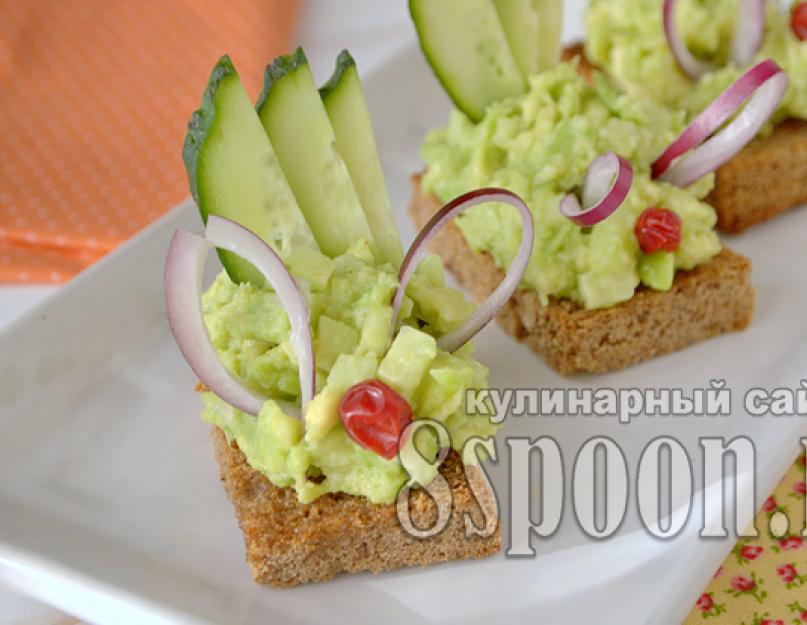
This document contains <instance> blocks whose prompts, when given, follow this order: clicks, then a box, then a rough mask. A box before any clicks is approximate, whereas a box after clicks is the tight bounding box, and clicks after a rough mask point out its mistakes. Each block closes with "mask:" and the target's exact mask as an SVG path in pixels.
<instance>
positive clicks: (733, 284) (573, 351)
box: [409, 176, 754, 375]
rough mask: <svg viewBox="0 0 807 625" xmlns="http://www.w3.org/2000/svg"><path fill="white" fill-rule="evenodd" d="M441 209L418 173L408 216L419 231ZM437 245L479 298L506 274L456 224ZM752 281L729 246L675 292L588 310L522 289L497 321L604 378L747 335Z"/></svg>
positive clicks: (540, 349)
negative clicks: (723, 337)
mask: <svg viewBox="0 0 807 625" xmlns="http://www.w3.org/2000/svg"><path fill="white" fill-rule="evenodd" d="M440 206H441V204H440V202H439V201H438V199H437V198H436V197H434V196H433V195H429V194H426V193H424V192H423V190H422V189H421V186H420V176H413V177H412V199H411V201H410V204H409V213H410V215H411V216H412V219H413V220H414V221H415V223H416V224H417V225H418V227H423V225H425V223H426V222H427V221H428V219H429V218H430V217H431V216H432V215H433V214H434V213H435V211H437V210H438V209H439V208H440ZM430 247H431V249H432V250H433V251H434V252H435V253H437V254H439V255H440V256H441V257H442V258H443V262H444V263H445V265H446V267H448V269H449V270H450V271H451V272H452V273H453V274H454V276H455V277H456V278H457V280H458V281H459V282H460V284H462V285H463V287H465V288H466V289H467V290H468V291H469V292H470V293H471V295H472V296H473V297H474V298H475V299H476V300H477V301H482V300H483V299H485V298H486V297H487V296H488V295H490V293H491V292H492V291H493V290H494V289H495V288H496V286H497V285H498V284H499V283H500V282H501V281H502V278H503V277H504V273H503V272H502V270H501V269H499V268H498V267H497V266H496V264H495V263H494V261H493V259H492V258H491V256H490V255H489V254H486V253H482V254H477V253H475V252H473V251H471V249H470V248H469V247H468V244H467V243H466V242H465V238H464V237H463V236H462V233H461V232H460V230H459V228H457V227H456V226H455V225H454V224H453V223H449V224H448V225H447V226H445V227H444V228H443V229H442V230H441V231H440V232H438V233H437V234H436V235H435V236H434V238H433V239H432V243H431V246H430ZM750 277H751V263H750V261H749V260H748V259H746V258H744V257H743V256H740V255H738V254H735V253H733V252H731V251H729V250H728V249H725V248H724V249H723V250H722V251H721V252H720V253H719V254H718V255H717V256H715V257H714V258H713V259H712V260H710V261H709V262H707V263H705V264H704V265H701V266H700V267H697V268H696V269H694V270H692V271H679V272H677V274H676V276H675V280H674V282H673V286H672V288H671V289H670V290H669V291H654V290H652V289H648V288H644V287H640V288H639V289H637V291H636V294H635V295H634V296H633V298H632V299H630V300H628V301H627V302H623V303H621V304H618V305H616V306H612V307H611V308H605V309H601V310H586V309H584V308H581V307H580V306H579V305H577V304H575V303H573V302H571V301H568V300H561V299H554V298H550V302H549V304H547V305H543V304H542V303H541V301H540V300H539V298H538V295H537V294H536V293H535V291H532V290H528V289H519V290H518V291H516V293H515V295H513V297H511V298H510V301H509V302H508V303H507V305H506V306H505V307H504V308H502V310H501V312H500V313H499V315H498V321H499V323H500V324H501V326H502V327H503V328H504V329H505V330H506V331H507V332H508V333H509V334H510V335H512V336H513V337H514V338H516V339H518V340H520V341H523V342H524V343H526V344H527V345H528V346H529V347H530V348H531V349H532V350H533V351H535V352H537V353H538V354H540V355H541V356H543V357H544V359H545V360H546V361H547V363H548V364H549V365H550V366H552V367H553V368H554V369H556V370H557V371H558V372H559V373H561V374H564V375H568V374H574V373H586V372H587V373H604V372H606V371H613V370H615V369H622V368H624V367H628V366H630V365H633V364H636V363H638V362H641V361H643V360H647V359H649V358H652V357H654V356H658V355H660V354H665V353H668V352H672V351H676V350H679V349H682V348H684V347H687V346H688V345H692V344H693V343H697V342H698V341H702V340H704V339H707V338H709V337H712V336H715V335H718V334H722V333H724V332H731V331H735V330H742V329H743V328H745V327H746V326H747V325H748V324H749V323H750V322H751V319H752V317H753V313H754V289H753V288H752V286H751V280H750Z"/></svg>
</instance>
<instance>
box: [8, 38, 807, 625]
mask: <svg viewBox="0 0 807 625" xmlns="http://www.w3.org/2000/svg"><path fill="white" fill-rule="evenodd" d="M365 86H366V90H367V95H368V101H369V104H370V108H371V110H372V112H373V116H374V121H375V126H376V130H377V134H378V143H379V145H380V146H381V149H382V152H383V154H382V157H383V160H384V166H385V170H386V173H387V177H388V182H389V184H390V189H391V194H392V198H393V203H394V205H395V206H396V207H398V209H399V213H398V216H397V217H398V222H399V225H400V227H401V231H402V233H403V234H404V238H405V240H411V238H412V235H413V231H412V228H411V225H410V224H409V221H408V219H407V218H406V216H405V214H404V212H403V207H404V206H405V205H406V202H407V199H408V175H409V174H411V173H412V172H414V171H417V170H418V169H419V168H420V167H421V164H420V161H419V158H418V150H419V144H420V142H421V140H422V137H423V136H424V134H425V132H426V131H427V130H428V129H429V128H432V127H435V126H437V125H438V124H440V123H443V122H444V121H445V119H446V116H447V112H448V104H447V102H446V99H445V97H444V95H443V94H442V93H441V91H440V89H439V87H438V86H437V84H436V81H435V80H434V78H433V77H432V75H431V73H430V72H429V70H428V68H427V67H426V66H425V64H424V62H423V61H422V59H421V55H420V53H419V52H418V51H417V50H415V49H414V48H410V49H408V50H406V51H405V52H403V53H402V54H399V55H397V56H395V57H394V58H393V59H392V60H390V61H389V62H387V63H386V64H385V65H384V66H383V67H382V68H381V69H380V70H379V71H376V72H374V73H373V74H372V76H369V77H366V79H365ZM177 227H183V228H189V229H196V230H198V229H199V223H198V218H197V216H196V214H195V210H194V208H193V206H192V205H191V204H190V203H186V204H184V205H182V206H180V207H178V208H177V209H175V210H174V211H172V212H171V213H170V214H169V215H167V216H166V217H164V218H163V219H161V220H160V221H159V222H157V223H155V224H154V225H153V226H152V227H150V228H148V229H147V230H146V231H145V232H143V233H142V234H141V235H140V236H138V237H136V238H135V239H134V240H132V241H131V242H129V243H128V244H127V245H125V246H123V248H122V249H120V250H119V251H118V252H116V253H114V254H112V255H111V256H110V257H109V258H107V259H106V260H104V261H102V262H100V263H98V264H97V265H96V266H95V267H93V268H92V269H90V270H88V271H87V272H85V273H84V274H82V275H81V276H80V277H79V278H77V279H76V280H74V281H73V282H72V283H71V284H70V285H68V286H67V287H66V288H64V289H62V290H61V291H60V292H59V293H58V295H56V297H54V298H52V299H51V300H49V301H47V302H46V303H45V304H44V305H43V306H41V307H39V308H38V309H35V310H34V311H33V312H32V313H31V314H29V315H28V316H27V317H26V318H24V319H21V320H20V321H18V322H17V323H16V324H13V325H12V326H11V327H9V328H8V329H7V330H6V331H5V332H4V333H3V334H2V336H0V410H2V413H1V414H0V579H2V580H3V581H4V582H7V583H9V584H11V585H12V586H15V587H17V588H18V589H20V590H22V591H24V592H26V593H29V594H32V595H34V596H36V597H38V598H40V599H43V600H45V601H48V602H51V603H54V604H56V605H58V606H59V607H61V608H63V609H65V610H67V611H69V612H71V613H73V614H76V615H78V616H81V617H83V618H86V619H88V620H93V621H98V622H110V623H116V624H127V623H131V624H135V623H146V622H148V623H194V624H200V623H229V624H253V623H264V622H286V621H288V622H295V623H330V622H333V619H334V616H335V615H339V620H340V621H348V620H350V621H353V622H359V623H361V622H380V621H382V620H383V621H385V622H392V623H402V624H404V623H405V624H406V625H411V623H413V622H422V623H424V622H425V623H431V622H433V623H462V624H463V625H472V624H474V623H487V622H491V620H492V619H495V620H498V621H500V622H501V621H504V620H506V621H507V622H509V623H527V622H530V623H534V622H559V621H560V622H567V623H578V622H598V623H602V624H609V623H617V622H619V623H640V622H653V623H657V624H664V623H670V624H672V623H678V622H680V621H681V619H682V618H683V617H684V616H685V614H686V613H687V612H688V610H689V608H690V607H691V605H692V602H693V601H694V600H695V598H696V596H697V595H698V593H699V592H700V591H701V589H702V588H703V587H704V586H705V585H706V583H707V581H708V580H709V578H710V576H711V575H712V572H713V571H714V569H715V568H716V567H717V565H718V564H719V563H720V562H721V561H722V559H723V558H724V557H725V555H726V553H727V552H728V551H729V549H730V548H731V546H732V544H733V539H731V538H729V539H727V540H722V541H709V542H707V541H701V540H699V539H698V537H697V530H698V527H699V525H700V521H701V519H700V516H701V515H700V513H699V502H700V501H701V492H700V488H701V486H702V484H696V486H697V489H698V493H697V494H696V495H695V497H694V500H695V506H694V508H693V514H692V515H691V517H690V519H689V523H688V524H687V526H686V527H685V529H684V531H683V532H681V534H679V535H678V536H677V537H676V538H675V539H673V540H669V541H659V540H656V539H653V538H651V537H650V536H649V535H648V534H646V533H645V532H644V531H643V530H642V529H641V528H640V526H639V522H638V519H637V514H636V511H635V505H633V504H632V505H631V506H630V508H629V511H628V517H627V519H626V521H625V523H624V525H623V526H622V527H621V529H620V530H619V532H618V534H617V536H616V537H614V538H613V539H610V540H605V541H599V542H596V541H591V540H589V539H587V538H586V537H585V536H584V535H583V534H582V532H581V531H580V529H579V528H578V526H577V524H576V523H575V522H574V520H573V515H572V509H571V506H570V502H569V499H570V498H569V497H567V501H566V509H565V516H564V519H563V523H562V525H561V528H560V530H559V531H558V532H557V533H556V534H555V535H554V536H553V537H551V538H549V539H541V540H536V541H535V546H536V548H537V550H538V552H539V555H538V557H536V558H532V559H525V560H518V561H514V560H507V559H505V558H504V557H503V556H502V555H501V554H500V555H498V556H496V557H494V558H491V559H488V560H486V561H480V562H464V563H451V564H445V565H440V566H433V567H428V568H425V569H411V570H402V571H398V572H393V573H388V574H384V575H380V576H372V575H352V576H342V577H339V578H338V579H336V580H334V581H332V582H328V583H324V584H317V585H310V586H306V587H303V588H297V589H293V590H274V589H270V588H264V587H260V586H258V585H256V584H254V583H252V581H251V579H250V575H249V571H248V569H247V566H246V565H245V563H244V550H243V543H242V538H241V534H240V532H239V530H238V527H237V524H236V520H235V517H234V515H233V513H232V509H231V507H230V504H229V503H228V502H227V500H226V497H225V495H224V492H223V490H222V488H221V486H220V485H219V480H218V475H217V468H216V466H215V464H214V461H213V458H212V454H211V450H210V444H209V440H208V427H207V426H206V425H205V424H204V423H202V422H201V421H200V420H199V419H198V417H197V414H198V412H199V401H198V398H197V397H196V396H195V394H194V392H193V386H194V378H193V376H192V375H191V373H190V371H189V369H188V367H187V366H186V364H185V363H184V362H183V360H182V358H181V357H180V355H179V353H178V351H177V349H176V348H175V345H174V343H173V340H172V338H171V336H170V334H169V332H168V327H167V324H166V321H165V318H164V310H163V298H162V272H163V260H164V255H165V251H166V247H167V244H168V241H169V237H170V236H171V234H172V232H173V231H174V229H175V228H177ZM729 243H730V245H732V246H733V247H734V248H735V249H737V250H739V251H741V252H743V253H746V254H748V255H749V256H751V257H752V258H753V259H754V267H755V269H754V282H755V284H756V286H757V290H758V306H757V318H756V320H755V322H754V324H753V326H752V327H751V328H750V329H749V330H747V331H746V332H743V333H741V334H733V335H727V336H722V337H720V338H717V339H714V340H711V341H708V342H705V343H702V344H700V345H697V346H694V347H692V348H690V349H687V350H685V351H683V352H680V353H677V354H673V355H669V356H666V357H662V358H657V359H655V360H653V361H651V362H648V363H645V364H642V365H641V366H638V367H634V368H632V369H629V370H627V371H622V372H617V373H613V374H608V375H603V376H599V377H582V378H575V379H573V380H566V379H563V378H561V377H559V376H558V375H556V374H555V373H554V372H552V371H551V370H549V369H548V368H547V367H546V366H545V365H544V363H543V362H542V361H541V360H539V359H538V358H536V357H535V356H534V355H533V354H532V353H531V352H529V351H528V350H527V349H525V348H524V347H522V346H520V345H518V344H516V343H515V342H514V341H512V340H511V339H510V338H509V337H507V336H506V335H505V334H504V333H503V332H502V331H501V330H499V329H498V328H497V327H489V328H487V329H486V330H485V331H484V332H483V333H482V334H481V335H480V336H479V337H478V339H477V354H478V356H479V358H480V360H482V361H483V362H484V363H485V364H487V365H488V366H489V367H490V369H491V383H492V385H493V386H496V387H510V388H513V387H559V386H567V385H580V386H595V385H596V386H610V387H616V388H620V387H640V388H641V387H653V386H680V387H682V388H684V389H690V388H694V387H703V386H706V385H708V382H709V380H711V379H713V378H714V379H726V380H727V381H728V383H729V385H730V386H731V387H732V388H733V389H734V390H735V402H734V412H733V415H732V416H731V417H722V418H686V419H670V418H666V419H665V418H660V417H655V418H653V417H640V418H637V419H636V420H635V421H634V422H633V423H632V424H631V425H619V424H618V423H616V422H615V420H613V419H597V418H585V417H565V418H557V417H554V418H521V419H514V418H511V419H509V420H508V421H507V423H506V425H505V428H504V429H503V431H502V435H521V436H538V435H550V436H552V437H554V438H555V439H556V440H557V441H558V442H559V444H560V445H561V448H562V449H563V451H564V459H565V461H566V463H567V471H566V473H567V482H568V474H569V470H568V467H569V464H570V463H571V462H572V461H573V459H574V456H575V454H576V452H577V450H578V449H579V448H580V446H581V445H582V443H583V442H584V441H585V440H587V439H588V438H590V437H591V436H594V435H595V434H603V435H607V436H610V437H611V438H613V439H614V440H616V441H617V442H618V443H619V444H620V445H621V446H622V448H623V450H624V452H625V455H626V457H627V459H628V466H629V467H630V477H631V480H632V487H631V491H633V484H635V481H634V480H635V467H636V463H637V458H638V457H639V454H640V452H641V450H642V448H643V447H644V446H645V445H646V444H647V443H648V442H649V441H650V440H651V439H652V438H654V437H656V436H659V435H661V434H669V435H673V436H676V437H678V439H679V440H681V441H682V442H683V443H685V444H686V446H687V448H688V450H689V451H690V454H691V456H692V459H693V464H694V466H695V468H696V471H695V474H696V475H697V474H698V470H697V468H698V467H699V466H700V462H699V452H698V443H697V437H698V436H700V435H704V434H707V433H709V434H713V435H722V436H726V437H731V436H733V435H736V434H738V433H741V432H745V433H748V434H750V435H751V436H752V437H753V440H754V442H755V443H756V446H757V450H758V452H759V454H758V465H757V467H758V474H757V488H758V492H759V493H760V494H761V495H763V496H764V495H765V494H767V493H768V492H770V491H771V490H772V488H773V487H774V485H775V484H776V482H777V480H778V479H779V477H780V476H781V475H782V474H783V472H784V471H785V469H786V467H787V466H788V464H789V463H790V462H791V461H792V459H793V458H794V457H795V454H796V451H797V446H798V440H797V437H798V435H799V434H800V433H803V432H804V430H805V428H804V427H803V425H802V422H800V421H799V420H798V419H793V418H789V419H788V418H783V419H777V420H775V421H776V422H775V423H772V422H771V419H770V418H759V419H752V418H750V417H748V416H747V415H745V414H744V412H743V409H742V401H741V392H742V389H745V388H748V387H751V386H764V387H769V388H772V387H775V386H780V385H784V386H790V387H794V386H797V385H798V382H799V377H800V375H803V374H804V371H806V370H807V351H806V350H805V337H806V336H807V334H806V332H805V331H806V330H807V316H805V315H804V311H805V310H807V290H805V289H804V288H803V287H804V284H805V277H807V265H806V264H805V263H804V249H805V244H807V212H806V211H804V210H797V211H792V212H790V213H788V214H785V215H783V216H782V217H779V218H777V219H776V220H775V221H774V222H771V223H769V224H766V225H763V226H760V227H757V228H755V229H753V230H752V231H751V232H749V233H748V234H747V235H744V236H743V237H742V238H738V239H736V240H731V241H729ZM499 455H500V462H499V463H498V465H497V466H495V467H492V470H491V473H492V477H493V480H494V485H495V487H496V489H497V491H498V493H499V497H500V505H501V508H502V510H503V517H504V520H505V524H506V522H507V519H508V518H509V515H508V513H507V506H508V499H507V480H508V476H507V473H508V455H507V447H506V446H505V445H503V444H501V443H500V445H499ZM567 492H568V485H567ZM747 520H748V519H746V521H747Z"/></svg>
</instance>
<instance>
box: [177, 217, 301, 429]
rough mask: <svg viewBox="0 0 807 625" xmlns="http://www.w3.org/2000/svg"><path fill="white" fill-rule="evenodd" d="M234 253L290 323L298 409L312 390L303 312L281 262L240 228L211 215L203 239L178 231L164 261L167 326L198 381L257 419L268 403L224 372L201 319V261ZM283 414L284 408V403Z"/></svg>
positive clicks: (231, 222) (299, 293) (293, 282)
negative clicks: (259, 277)
mask: <svg viewBox="0 0 807 625" xmlns="http://www.w3.org/2000/svg"><path fill="white" fill-rule="evenodd" d="M216 247H218V248H222V249H225V250H228V251H230V252H233V253H234V254H238V255H239V256H241V257H242V258H244V259H245V260H247V261H249V262H250V263H252V264H253V265H254V266H255V267H256V268H257V269H258V270H259V271H260V272H261V273H262V274H263V276H264V277H265V278H266V280H267V282H268V283H269V284H270V285H272V288H273V289H274V291H275V293H276V294H277V296H278V299H279V300H280V303H281V304H282V305H283V308H284V309H285V310H286V314H287V315H288V317H289V322H290V323H291V339H290V340H291V344H292V347H293V348H294V351H295V353H296V355H297V361H298V366H299V369H300V396H301V404H302V407H303V409H304V408H305V406H306V405H307V404H308V402H309V401H311V399H312V397H313V396H314V393H315V388H316V377H315V376H316V368H315V366H314V347H313V341H312V339H311V326H310V322H309V315H308V307H307V306H306V303H305V300H304V298H303V295H302V293H301V292H300V289H299V288H298V286H297V283H296V282H295V281H294V278H293V277H292V275H291V274H290V273H289V271H288V269H287V268H286V266H285V265H284V264H283V261H282V260H281V259H280V257H279V256H278V255H277V254H276V253H275V251H274V250H273V249H272V248H271V247H269V246H268V245H267V244H266V243H265V242H264V241H263V240H262V239H261V238H260V237H258V236H257V235H255V234H254V233H253V232H252V231H250V230H248V229H247V228H244V227H243V226H241V225H239V224H237V223H235V222H234V221H230V220H229V219H224V218H222V217H216V216H214V215H210V216H209V217H208V220H207V230H206V232H205V237H204V238H202V237H200V236H197V235H195V234H191V233H190V232H187V231H185V230H177V231H176V232H175V233H174V236H173V238H172V239H171V245H170V247H169V248H168V256H167V258H166V262H165V304H166V309H167V311H168V323H169V325H170V327H171V332H172V333H173V335H174V338H175V339H176V342H177V345H178V346H179V350H180V351H181V352H182V355H183V356H184V357H185V360H187V361H188V364H189V365H190V366H191V369H192V370H193V372H194V373H195V374H196V375H197V377H198V378H199V380H200V381H201V382H202V383H203V384H204V385H205V386H207V387H208V388H209V389H210V390H211V391H213V392H214V393H215V394H216V395H218V396H219V397H220V398H221V399H222V400H223V401H225V402H227V403H228V404H230V405H231V406H233V407H234V408H237V409H238V410H241V411H243V412H246V413H248V414H251V415H256V416H257V414H258V413H259V412H260V410H261V407H262V406H263V404H264V402H265V401H266V400H267V399H268V398H266V397H262V396H260V395H257V394H256V393H253V392H252V391H251V390H250V389H248V388H246V387H245V386H244V385H243V384H241V383H240V382H239V381H238V380H236V379H235V378H234V377H233V376H232V375H230V373H229V372H228V371H227V369H225V367H224V365H223V364H222V363H221V361H220V360H219V357H218V354H217V353H216V350H215V348H214V347H213V344H212V343H211V342H210V335H209V334H208V332H207V326H205V322H204V317H203V315H202V303H201V291H202V274H203V272H204V261H205V258H207V254H208V253H209V252H210V251H211V250H212V249H214V248H216ZM283 407H284V410H286V409H287V408H288V406H287V405H286V404H285V402H284V406H283Z"/></svg>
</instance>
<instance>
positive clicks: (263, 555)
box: [212, 427, 501, 586]
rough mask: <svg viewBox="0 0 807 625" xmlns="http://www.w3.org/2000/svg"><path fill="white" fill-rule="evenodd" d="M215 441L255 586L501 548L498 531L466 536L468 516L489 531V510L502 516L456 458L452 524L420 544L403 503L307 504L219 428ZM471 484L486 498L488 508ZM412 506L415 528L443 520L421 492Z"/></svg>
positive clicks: (446, 473) (328, 498) (346, 499)
mask: <svg viewBox="0 0 807 625" xmlns="http://www.w3.org/2000/svg"><path fill="white" fill-rule="evenodd" d="M212 439H213V449H214V452H215V456H216V460H217V461H218V464H219V468H220V470H221V481H222V482H223V484H224V488H225V490H226V491H227V495H228V496H229V498H230V501H231V502H232V504H233V507H234V508H235V512H236V516H237V517H238V523H239V525H240V526H241V530H242V531H243V533H244V542H245V544H246V551H247V562H248V563H249V566H250V569H251V570H252V576H253V577H254V578H255V581H257V582H260V583H262V584H269V585H272V586H296V585H298V584H305V583H308V582H318V581H324V580H327V579H330V578H331V577H333V576H335V575H337V574H338V573H341V572H358V571H372V572H373V573H379V572H381V571H389V570H392V569H397V568H400V567H404V566H413V565H427V564H434V563H437V562H445V561H448V560H464V559H470V558H483V557H486V556H489V555H493V554H495V553H497V552H498V551H499V549H500V548H501V528H500V526H499V525H498V524H497V526H496V530H495V531H494V532H493V533H492V534H491V535H490V536H489V537H480V536H470V537H466V533H465V521H464V518H463V517H464V515H465V513H468V514H469V515H470V516H471V518H472V519H473V521H474V523H475V524H476V525H477V527H480V528H481V527H482V526H483V525H484V520H485V518H486V517H483V515H482V509H484V510H485V511H486V512H487V513H490V514H495V510H496V507H495V506H496V500H495V494H494V493H493V492H492V491H491V490H490V489H489V488H487V483H486V482H485V481H484V478H483V477H482V475H481V471H480V469H479V468H478V467H475V466H468V467H465V465H463V463H462V461H461V460H460V457H459V455H458V454H457V453H456V452H454V451H452V452H451V453H450V454H449V456H448V458H447V459H446V461H445V462H444V463H443V466H442V467H441V468H440V473H441V474H442V475H443V477H445V479H446V481H447V482H448V484H449V486H450V488H451V493H452V497H453V507H452V513H451V518H450V519H449V521H448V524H447V525H446V527H445V529H444V530H443V531H442V532H440V533H439V534H438V535H437V536H434V537H432V538H424V539H417V538H413V537H412V536H410V535H409V534H407V533H406V532H405V531H404V530H403V528H402V527H401V525H400V523H399V521H398V517H397V515H396V510H395V504H388V505H380V504H372V503H370V502H369V501H367V499H365V498H363V497H356V496H353V495H346V494H344V493H336V494H327V495H323V496H322V497H320V498H319V499H317V500H315V501H313V502H312V503H309V504H301V503H300V502H299V501H298V500H297V495H296V494H295V492H294V490H293V489H291V488H279V487H277V486H274V485H273V484H272V483H271V482H270V481H269V480H268V479H266V477H264V476H263V475H262V474H261V473H259V472H258V471H256V470H254V469H253V468H252V467H250V466H249V464H247V461H246V458H245V457H244V454H243V453H241V450H239V449H238V446H237V445H236V444H235V443H233V444H232V445H230V444H229V443H228V442H227V438H226V437H225V435H224V433H223V432H222V431H221V430H220V429H219V428H216V427H214V428H213V430H212ZM469 480H470V481H472V482H473V483H474V485H475V486H476V491H477V492H479V493H482V497H481V501H480V502H477V499H476V498H475V497H474V494H473V492H472V491H471V488H470V485H469ZM409 502H410V511H411V518H412V522H413V523H414V524H415V526H416V527H420V528H428V527H431V526H432V525H433V524H434V521H435V519H436V514H437V507H436V505H435V504H434V502H433V500H432V499H431V498H430V497H429V496H428V495H427V494H426V493H424V492H423V491H421V490H414V489H413V490H412V491H411V493H410V499H409ZM480 505H481V506H482V508H481V507H480Z"/></svg>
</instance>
